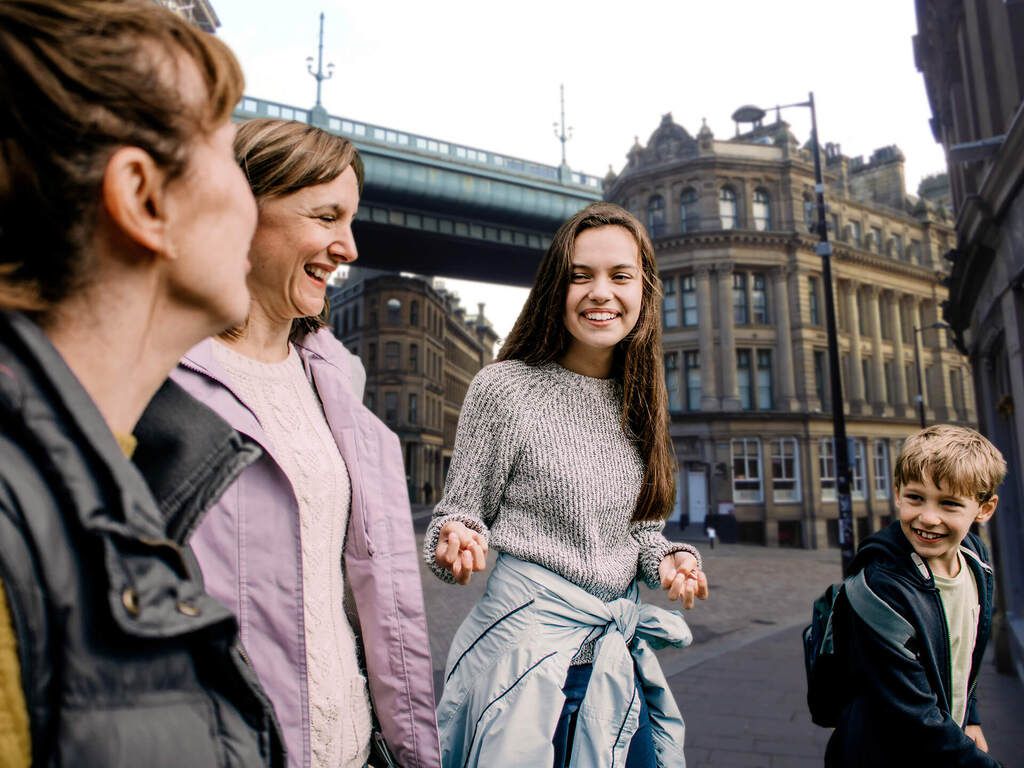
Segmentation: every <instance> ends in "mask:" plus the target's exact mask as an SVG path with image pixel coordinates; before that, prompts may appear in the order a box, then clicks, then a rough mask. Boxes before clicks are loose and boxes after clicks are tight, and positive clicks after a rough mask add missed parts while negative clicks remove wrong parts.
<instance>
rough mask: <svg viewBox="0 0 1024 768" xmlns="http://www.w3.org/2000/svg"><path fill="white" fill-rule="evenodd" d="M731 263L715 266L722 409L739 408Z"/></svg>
mask: <svg viewBox="0 0 1024 768" xmlns="http://www.w3.org/2000/svg"><path fill="white" fill-rule="evenodd" d="M732 270H733V265H732V264H719V265H717V266H716V267H715V274H716V275H717V277H718V349H719V354H720V362H721V364H722V379H721V381H722V386H721V389H720V394H721V396H722V401H721V402H722V410H723V411H738V410H740V389H739V384H738V383H737V381H736V336H735V333H734V332H733V311H732Z"/></svg>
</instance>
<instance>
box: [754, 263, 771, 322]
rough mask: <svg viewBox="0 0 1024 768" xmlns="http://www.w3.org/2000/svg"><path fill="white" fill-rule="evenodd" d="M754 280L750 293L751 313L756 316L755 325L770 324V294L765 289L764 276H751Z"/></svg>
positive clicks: (756, 274) (758, 274)
mask: <svg viewBox="0 0 1024 768" xmlns="http://www.w3.org/2000/svg"><path fill="white" fill-rule="evenodd" d="M751 277H752V278H753V280H752V283H753V288H752V290H751V292H750V304H751V311H752V314H753V316H754V323H756V324H757V325H767V324H768V292H767V290H766V288H765V282H764V275H762V274H760V273H755V274H753V275H751Z"/></svg>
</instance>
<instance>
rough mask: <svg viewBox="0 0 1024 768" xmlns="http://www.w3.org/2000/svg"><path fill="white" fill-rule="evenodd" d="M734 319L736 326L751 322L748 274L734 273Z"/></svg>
mask: <svg viewBox="0 0 1024 768" xmlns="http://www.w3.org/2000/svg"><path fill="white" fill-rule="evenodd" d="M732 319H733V322H734V323H735V324H736V325H746V324H747V323H749V322H750V307H749V305H748V304H747V273H746V272H733V274H732Z"/></svg>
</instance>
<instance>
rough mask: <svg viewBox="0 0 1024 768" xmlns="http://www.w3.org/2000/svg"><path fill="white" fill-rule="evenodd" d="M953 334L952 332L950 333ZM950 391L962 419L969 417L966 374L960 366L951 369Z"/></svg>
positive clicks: (957, 414)
mask: <svg viewBox="0 0 1024 768" xmlns="http://www.w3.org/2000/svg"><path fill="white" fill-rule="evenodd" d="M950 335H952V334H950ZM949 391H950V394H951V395H952V397H953V410H954V411H955V412H956V417H957V418H958V419H960V420H964V419H966V418H967V410H966V407H965V403H964V375H963V371H961V370H960V369H959V368H950V370H949Z"/></svg>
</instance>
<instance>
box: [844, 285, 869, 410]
mask: <svg viewBox="0 0 1024 768" xmlns="http://www.w3.org/2000/svg"><path fill="white" fill-rule="evenodd" d="M843 290H844V291H845V293H846V326H847V330H848V331H849V334H850V370H849V371H848V372H849V374H850V397H849V403H850V413H863V412H864V373H863V370H864V369H863V368H862V367H861V353H860V309H859V307H858V306H857V285H856V283H854V282H853V281H852V280H847V281H846V282H845V283H844V284H843Z"/></svg>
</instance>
